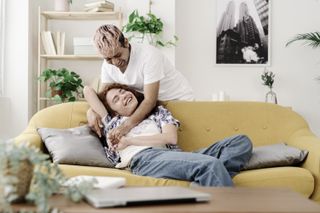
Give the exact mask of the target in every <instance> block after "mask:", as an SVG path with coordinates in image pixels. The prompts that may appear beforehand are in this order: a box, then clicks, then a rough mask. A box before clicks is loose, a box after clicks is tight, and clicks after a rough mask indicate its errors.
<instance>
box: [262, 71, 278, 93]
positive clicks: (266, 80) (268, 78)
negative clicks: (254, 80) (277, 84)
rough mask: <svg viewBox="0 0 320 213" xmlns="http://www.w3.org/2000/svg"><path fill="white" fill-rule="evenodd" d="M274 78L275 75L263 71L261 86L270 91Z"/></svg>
mask: <svg viewBox="0 0 320 213" xmlns="http://www.w3.org/2000/svg"><path fill="white" fill-rule="evenodd" d="M274 77H275V74H274V73H273V72H271V71H267V70H265V71H264V72H263V73H262V75H261V79H262V82H263V85H266V86H268V87H269V88H270V89H272V86H273V83H274Z"/></svg>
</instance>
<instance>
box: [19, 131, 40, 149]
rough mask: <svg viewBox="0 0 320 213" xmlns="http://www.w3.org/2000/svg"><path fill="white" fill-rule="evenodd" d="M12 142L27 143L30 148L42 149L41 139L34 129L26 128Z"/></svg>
mask: <svg viewBox="0 0 320 213" xmlns="http://www.w3.org/2000/svg"><path fill="white" fill-rule="evenodd" d="M14 142H15V143H17V144H19V143H29V144H30V145H31V146H34V147H37V148H39V149H42V141H41V137H40V135H39V134H38V132H37V130H36V129H31V128H27V129H26V130H25V131H23V132H22V133H21V134H20V135H18V136H17V137H15V138H14Z"/></svg>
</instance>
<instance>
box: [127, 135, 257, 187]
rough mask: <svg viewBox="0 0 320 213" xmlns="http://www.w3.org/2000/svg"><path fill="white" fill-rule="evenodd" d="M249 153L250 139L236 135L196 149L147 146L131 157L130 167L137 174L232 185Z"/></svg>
mask: <svg viewBox="0 0 320 213" xmlns="http://www.w3.org/2000/svg"><path fill="white" fill-rule="evenodd" d="M251 153H252V144H251V141H250V139H249V138H248V137H247V136H245V135H236V136H233V137H229V138H225V139H223V140H221V141H219V142H217V143H214V144H212V145H211V146H210V147H208V148H205V149H201V150H199V151H197V152H181V151H174V150H170V149H157V148H150V149H146V150H143V151H141V152H140V153H138V154H136V155H135V156H134V157H133V159H132V161H131V164H130V170H131V171H132V173H134V174H136V175H142V176H151V177H155V178H170V179H177V180H187V181H191V182H194V183H196V184H199V185H201V186H232V185H233V182H232V177H233V176H235V175H236V174H238V173H239V172H240V170H241V169H242V168H243V167H244V165H245V164H246V162H247V161H248V160H249V159H250V157H251Z"/></svg>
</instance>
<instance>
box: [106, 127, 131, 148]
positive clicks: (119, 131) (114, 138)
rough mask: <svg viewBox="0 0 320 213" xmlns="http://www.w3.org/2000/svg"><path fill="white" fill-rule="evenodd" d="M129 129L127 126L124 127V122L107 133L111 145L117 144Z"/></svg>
mask: <svg viewBox="0 0 320 213" xmlns="http://www.w3.org/2000/svg"><path fill="white" fill-rule="evenodd" d="M130 129H131V128H129V126H128V125H126V122H124V123H123V124H121V125H120V126H118V127H117V128H114V129H113V130H111V131H110V132H109V139H110V141H111V143H112V144H117V143H119V142H120V140H121V138H122V137H123V136H124V135H126V134H127V133H128V132H129V131H130Z"/></svg>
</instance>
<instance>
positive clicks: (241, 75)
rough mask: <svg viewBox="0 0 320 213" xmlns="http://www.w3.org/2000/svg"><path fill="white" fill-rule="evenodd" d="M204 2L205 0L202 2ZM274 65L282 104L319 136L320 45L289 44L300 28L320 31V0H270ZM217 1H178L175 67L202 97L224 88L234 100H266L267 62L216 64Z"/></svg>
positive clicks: (201, 98) (203, 98) (301, 30)
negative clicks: (260, 64) (264, 64)
mask: <svg viewBox="0 0 320 213" xmlns="http://www.w3.org/2000/svg"><path fill="white" fill-rule="evenodd" d="M200 2H201V3H200ZM271 3H272V5H271V23H272V24H271V66H270V68H269V69H270V70H271V71H273V72H274V73H275V74H276V79H275V84H274V91H275V92H276V93H277V95H278V101H279V104H281V105H284V106H291V107H292V108H293V110H295V111H296V112H298V113H299V114H301V115H302V116H303V117H304V118H305V119H306V120H307V121H308V123H309V124H310V126H311V129H312V130H313V131H314V132H315V133H316V134H317V135H318V136H320V112H319V109H320V81H316V80H315V78H316V77H317V76H320V57H319V56H320V48H318V49H311V48H309V47H305V46H302V45H300V44H298V43H296V44H293V45H291V46H289V47H285V44H286V42H287V41H288V40H289V39H290V38H292V37H293V36H294V35H295V34H297V33H304V32H311V31H319V28H320V13H319V10H320V2H319V1H316V0H280V1H276V0H274V1H271ZM215 11H216V1H212V0H201V1H197V0H176V33H177V35H179V36H180V43H179V45H178V47H177V48H176V67H177V68H178V69H179V70H180V71H182V72H183V73H184V75H185V76H186V77H187V78H188V79H189V81H190V82H191V84H192V86H193V88H194V90H195V94H196V98H197V99H198V100H211V97H212V93H216V92H218V91H220V90H223V91H225V92H226V93H227V94H228V95H229V96H230V99H231V100H236V101H238V100H239V101H264V97H265V93H266V92H267V88H266V87H265V86H263V85H262V84H261V80H260V75H261V73H262V71H263V68H262V67H249V66H248V67H237V66H217V65H215V64H214V62H215V48H216V44H215V32H216V16H215V14H216V12H215Z"/></svg>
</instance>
